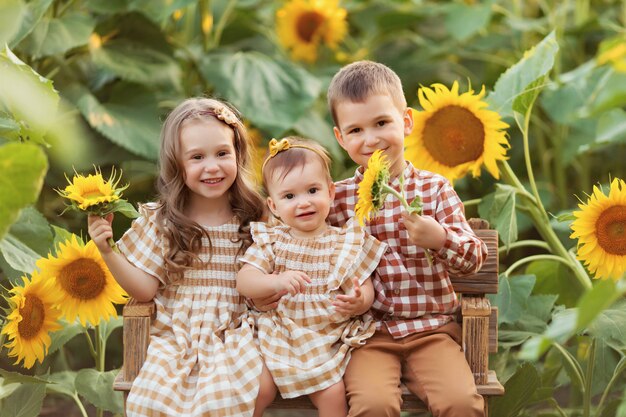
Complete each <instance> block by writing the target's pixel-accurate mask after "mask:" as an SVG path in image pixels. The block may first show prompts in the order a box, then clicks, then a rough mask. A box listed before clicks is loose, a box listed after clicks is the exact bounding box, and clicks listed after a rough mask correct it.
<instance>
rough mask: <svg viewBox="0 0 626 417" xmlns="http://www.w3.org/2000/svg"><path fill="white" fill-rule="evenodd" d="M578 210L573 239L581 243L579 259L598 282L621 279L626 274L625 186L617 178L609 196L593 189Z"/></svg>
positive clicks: (578, 246)
mask: <svg viewBox="0 0 626 417" xmlns="http://www.w3.org/2000/svg"><path fill="white" fill-rule="evenodd" d="M578 207H579V208H580V211H575V212H574V217H576V219H575V220H574V221H573V222H572V224H571V228H572V231H573V232H572V234H571V235H570V237H571V238H573V239H574V238H577V239H578V245H577V256H576V257H577V259H579V260H581V261H583V262H584V264H585V266H586V267H587V268H588V269H589V271H590V272H591V273H593V274H594V275H595V278H602V279H607V278H612V279H615V280H617V279H620V278H621V277H622V276H623V274H624V272H626V183H625V182H624V180H621V179H618V178H615V179H614V180H613V181H612V182H611V187H610V190H609V194H608V195H605V194H604V193H603V192H602V190H601V189H600V188H598V187H596V186H594V187H593V193H592V194H591V196H589V198H588V200H587V202H586V203H582V204H579V205H578Z"/></svg>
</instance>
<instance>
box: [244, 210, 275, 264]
mask: <svg viewBox="0 0 626 417" xmlns="http://www.w3.org/2000/svg"><path fill="white" fill-rule="evenodd" d="M250 233H251V234H252V245H250V247H249V248H248V249H247V250H246V253H245V254H244V255H243V256H242V257H241V258H240V259H239V262H241V263H244V264H249V265H252V266H254V267H255V268H258V269H260V270H261V271H263V272H264V273H266V274H271V273H272V272H274V252H273V250H272V235H273V232H272V228H271V227H269V228H268V227H267V226H266V225H265V223H260V222H252V223H250Z"/></svg>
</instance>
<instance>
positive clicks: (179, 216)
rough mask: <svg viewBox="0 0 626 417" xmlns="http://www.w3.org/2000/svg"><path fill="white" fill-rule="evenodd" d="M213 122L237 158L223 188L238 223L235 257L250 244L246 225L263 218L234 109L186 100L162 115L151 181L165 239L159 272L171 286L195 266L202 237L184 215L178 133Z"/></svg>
mask: <svg viewBox="0 0 626 417" xmlns="http://www.w3.org/2000/svg"><path fill="white" fill-rule="evenodd" d="M206 118H214V119H217V120H219V121H221V122H222V123H224V124H226V125H227V126H229V127H230V128H231V129H232V130H233V133H234V147H235V153H236V157H237V166H238V169H237V176H236V178H235V182H234V183H233V185H232V186H231V188H230V189H229V191H228V193H229V200H230V204H231V207H232V210H233V212H234V213H235V215H236V217H237V219H238V220H239V224H240V226H239V239H238V240H237V242H241V246H240V249H239V254H242V253H243V252H244V251H245V249H246V248H247V247H248V246H250V244H251V243H252V238H251V236H250V222H251V221H256V220H260V219H261V218H262V216H263V207H264V201H263V199H262V197H261V196H260V195H259V193H258V192H257V190H256V187H255V186H254V181H253V179H252V178H253V175H252V170H251V155H250V146H249V138H248V134H247V132H246V128H245V126H244V124H243V121H242V120H241V116H240V114H239V112H238V111H237V109H235V108H234V107H233V106H232V105H231V104H229V103H227V102H224V101H220V100H216V99H212V98H190V99H187V100H185V101H183V102H182V103H181V104H179V105H178V106H177V107H176V108H175V109H174V110H172V112H171V113H170V114H169V115H168V116H167V119H166V120H165V122H164V123H163V127H162V129H161V150H160V154H159V178H158V180H157V185H156V186H157V191H158V204H157V206H156V209H155V210H156V221H157V225H158V226H159V228H160V230H161V231H162V232H163V236H164V238H165V240H166V242H165V243H166V244H165V250H164V252H165V253H164V258H165V259H164V260H165V269H166V271H167V273H168V276H169V277H170V278H167V277H166V279H167V280H168V281H171V280H172V279H176V278H179V277H181V276H182V274H183V272H184V271H185V270H187V269H190V268H193V267H197V266H198V264H200V265H201V260H200V258H199V256H198V253H199V251H200V247H201V245H202V237H203V236H206V237H207V238H208V239H209V244H210V245H211V239H210V238H209V236H208V234H207V232H206V231H205V230H204V228H203V227H202V226H200V225H199V224H198V223H196V222H194V221H192V220H190V219H189V218H188V217H187V216H185V214H184V208H185V207H186V205H187V203H188V201H189V197H190V192H189V189H188V188H187V186H186V185H185V179H184V175H183V172H184V169H183V167H182V165H181V163H180V149H181V146H180V133H181V131H182V129H183V127H184V124H185V123H186V122H188V121H190V120H198V119H206Z"/></svg>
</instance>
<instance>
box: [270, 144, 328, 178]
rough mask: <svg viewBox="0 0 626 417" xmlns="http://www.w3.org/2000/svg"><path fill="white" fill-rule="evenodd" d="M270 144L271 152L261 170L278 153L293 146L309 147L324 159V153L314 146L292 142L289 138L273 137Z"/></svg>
mask: <svg viewBox="0 0 626 417" xmlns="http://www.w3.org/2000/svg"><path fill="white" fill-rule="evenodd" d="M268 146H269V151H270V154H269V155H268V156H267V158H265V161H263V166H262V167H261V171H263V170H264V169H265V165H266V164H267V162H268V161H269V160H270V159H272V158H273V157H275V156H276V155H278V153H280V152H282V151H286V150H287V149H291V148H302V149H308V150H310V151H313V152H315V153H316V154H318V155H319V156H321V157H322V159H324V155H322V154H321V153H320V151H319V150H317V149H315V148H312V147H310V146H307V145H303V144H300V143H295V144H292V143H291V142H289V139H287V138H285V139H281V140H280V141H278V140H276V139H272V140H270V143H269V145H268Z"/></svg>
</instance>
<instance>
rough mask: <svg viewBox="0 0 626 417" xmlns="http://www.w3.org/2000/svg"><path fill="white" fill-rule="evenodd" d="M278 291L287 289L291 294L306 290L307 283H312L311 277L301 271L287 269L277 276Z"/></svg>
mask: <svg viewBox="0 0 626 417" xmlns="http://www.w3.org/2000/svg"><path fill="white" fill-rule="evenodd" d="M274 281H275V283H276V288H275V290H276V292H277V293H279V292H282V291H287V292H288V293H289V294H291V295H296V294H297V293H299V292H304V289H305V288H306V286H307V284H310V283H311V278H309V276H308V275H307V274H305V273H304V272H301V271H285V272H283V273H282V274H279V275H278V276H277V277H276V278H275V280H274Z"/></svg>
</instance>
